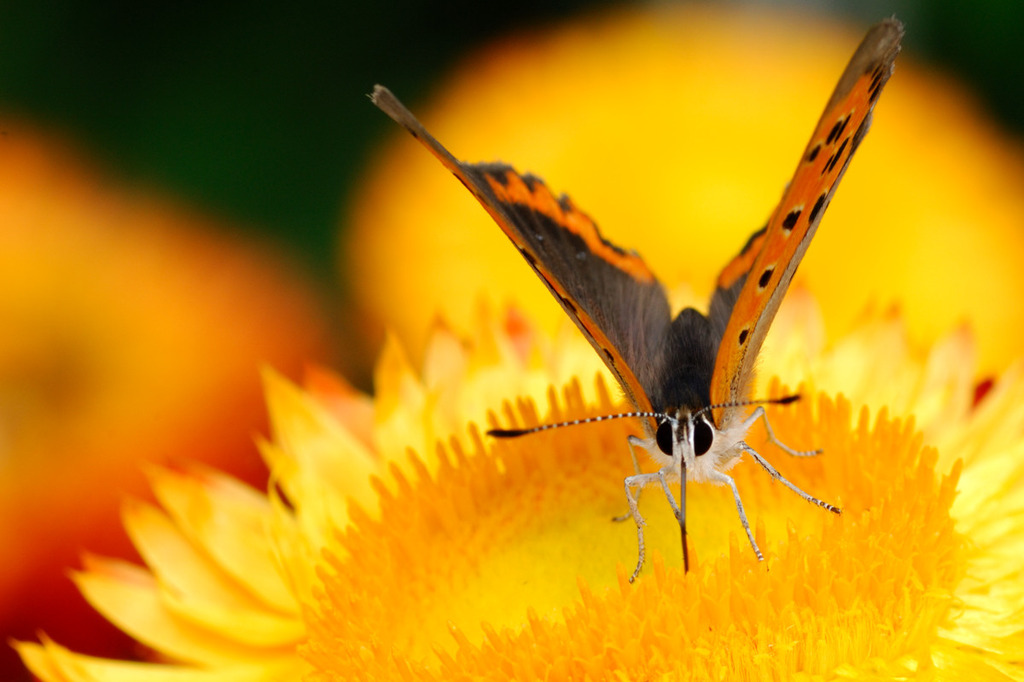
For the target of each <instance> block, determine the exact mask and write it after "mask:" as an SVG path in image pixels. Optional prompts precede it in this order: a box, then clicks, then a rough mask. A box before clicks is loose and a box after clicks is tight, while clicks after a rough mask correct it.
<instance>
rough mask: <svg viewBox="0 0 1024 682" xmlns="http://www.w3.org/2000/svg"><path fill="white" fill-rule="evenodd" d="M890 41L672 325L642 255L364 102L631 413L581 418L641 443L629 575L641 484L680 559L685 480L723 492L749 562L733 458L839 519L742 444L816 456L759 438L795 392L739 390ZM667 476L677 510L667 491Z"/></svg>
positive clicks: (500, 167)
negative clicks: (545, 294) (454, 192)
mask: <svg viewBox="0 0 1024 682" xmlns="http://www.w3.org/2000/svg"><path fill="white" fill-rule="evenodd" d="M902 35H903V27H902V25H901V24H900V23H899V22H898V21H896V20H895V19H889V20H886V21H883V22H880V23H879V24H876V25H875V26H874V27H872V29H871V30H870V31H869V32H868V34H867V36H866V37H865V38H864V40H863V41H862V43H861V45H860V46H859V47H858V49H857V51H856V52H855V53H854V55H853V57H852V58H851V60H850V62H849V64H848V65H847V67H846V70H845V71H844V72H843V74H842V76H841V77H840V79H839V83H838V84H837V86H836V89H835V91H834V92H833V94H832V97H831V98H830V99H829V102H828V104H827V105H826V107H825V112H824V113H823V114H822V117H821V119H820V120H819V122H818V125H817V126H816V128H815V131H814V133H813V135H812V136H811V140H810V142H809V143H808V146H807V148H806V149H805V151H804V153H803V155H802V156H801V159H800V162H799V164H798V166H797V170H796V172H795V174H794V177H793V180H792V181H791V182H790V184H789V185H788V186H787V188H786V190H785V192H784V193H783V196H782V199H781V201H780V202H779V205H778V206H777V208H776V209H775V211H774V212H773V213H772V215H771V217H770V218H769V220H768V223H767V224H766V225H765V227H764V228H762V229H761V230H758V231H757V232H755V233H754V234H753V235H751V237H750V239H749V240H748V241H747V243H746V245H745V246H744V247H743V248H742V249H741V250H740V252H739V254H737V256H736V257H735V258H733V260H732V261H731V262H730V263H728V264H727V265H726V266H725V268H723V270H722V272H721V274H720V275H719V278H718V281H717V286H716V289H715V292H714V293H713V295H712V297H711V301H710V305H709V307H708V312H707V314H706V315H705V314H703V313H701V312H699V311H697V310H695V309H693V308H686V309H684V310H682V311H681V312H680V313H679V314H678V315H676V316H675V317H674V318H673V317H672V315H671V310H670V307H669V303H668V298H667V296H666V294H665V290H664V287H663V286H662V285H661V283H660V282H659V281H658V279H657V278H656V277H655V276H654V274H653V272H651V270H650V269H649V268H648V267H647V265H646V263H645V262H644V261H643V259H642V258H641V257H640V256H639V255H638V254H637V253H636V252H634V251H630V250H627V249H623V248H621V247H619V246H616V245H615V244H612V243H611V242H609V241H608V240H606V239H605V238H604V237H602V236H601V233H600V232H599V231H598V229H597V226H596V224H595V223H594V221H593V220H591V218H590V217H589V216H588V215H587V214H585V213H584V212H582V211H580V210H579V209H578V208H577V207H576V206H575V204H573V202H572V200H571V199H569V197H567V196H565V195H562V196H559V197H556V196H555V195H554V194H553V193H552V192H551V191H550V190H549V189H548V188H547V186H546V185H545V184H544V182H543V181H542V180H540V179H539V178H537V177H535V176H533V175H520V174H519V173H517V172H516V171H515V170H514V169H513V168H512V167H511V166H508V165H506V164H503V163H479V164H472V163H465V162H462V161H459V160H458V159H457V158H455V157H454V156H453V155H452V154H451V153H450V152H449V151H448V150H447V149H446V148H445V147H444V146H443V145H442V144H441V143H440V142H438V141H437V140H436V139H434V137H433V136H431V135H430V133H428V132H427V130H426V129H425V128H424V127H423V126H422V125H421V124H420V122H419V121H418V120H416V118H415V117H414V116H413V115H412V114H411V113H410V112H409V110H408V109H406V108H405V106H404V105H402V103H401V102H399V101H398V99H397V98H395V96H394V95H392V94H391V92H390V91H388V90H387V89H386V88H383V87H381V86H377V87H376V88H375V89H374V92H373V94H372V95H371V99H372V100H373V102H374V104H376V105H377V106H378V107H380V108H381V109H382V110H383V111H384V112H385V113H387V114H388V115H389V116H390V117H391V118H393V119H394V120H395V121H397V122H398V123H399V124H401V125H402V126H403V127H405V128H406V129H407V130H408V131H409V132H410V133H411V134H412V135H413V136H414V137H415V138H416V139H418V140H419V141H420V142H421V143H422V144H423V145H424V146H426V147H427V149H429V150H430V152H431V153H432V154H433V155H434V156H435V157H437V159H438V160H439V161H440V162H441V163H442V164H443V165H444V166H445V167H446V168H448V169H449V170H450V171H451V172H452V173H453V174H454V175H455V176H456V177H457V178H458V179H459V180H460V181H461V182H462V184H463V185H465V187H466V188H467V189H468V190H469V191H470V192H472V193H473V195H474V196H475V197H476V198H477V200H478V201H479V202H480V203H481V204H482V205H483V207H484V208H485V209H486V210H487V212H488V213H490V215H491V216H492V217H493V218H494V220H495V222H496V223H497V224H498V225H499V226H500V227H501V229H502V230H503V231H504V232H505V234H506V236H508V237H509V239H510V240H511V242H512V243H513V245H514V246H515V247H516V248H517V249H518V250H519V252H520V253H521V254H522V255H523V257H524V258H525V260H526V262H527V263H528V264H529V266H530V267H531V268H532V269H533V270H534V272H535V273H536V274H537V276H538V277H539V278H540V279H541V281H542V282H543V283H544V284H545V286H547V288H548V290H549V291H550V292H551V293H552V295H553V296H554V297H555V299H556V300H557V301H558V302H559V304H560V305H561V306H562V309H563V310H564V311H565V313H566V314H567V315H568V316H569V318H570V319H571V320H572V321H573V322H574V323H575V324H576V326H577V327H578V328H579V329H580V331H581V332H582V333H583V335H584V336H585V337H586V338H587V340H588V341H590V343H591V345H592V346H593V347H594V350H595V351H596V352H597V353H598V354H599V355H600V356H601V359H602V360H603V361H604V362H605V364H606V365H607V366H608V369H609V370H610V371H611V373H612V374H613V375H614V376H615V378H616V380H617V381H618V383H619V385H620V386H621V387H622V390H623V393H624V394H625V396H626V398H627V399H628V400H629V401H630V403H632V405H633V407H634V408H635V409H634V410H633V411H631V412H627V413H622V414H619V415H610V416H606V417H598V418H594V419H592V420H591V421H600V420H601V419H607V418H613V417H631V418H635V419H637V420H638V421H639V423H640V425H641V428H642V431H643V436H642V437H637V436H632V437H630V439H629V444H630V450H631V453H632V454H633V459H634V466H635V469H636V474H634V475H632V476H629V477H627V478H626V479H625V482H624V484H625V491H626V498H627V501H628V503H629V507H630V516H631V517H632V518H633V519H634V521H636V525H637V535H638V542H639V548H640V557H639V561H638V563H637V567H636V570H635V571H634V573H633V578H635V577H636V575H637V574H638V573H639V571H640V568H641V567H642V565H643V561H644V537H643V526H644V521H643V517H642V516H641V515H640V512H639V509H638V507H637V497H638V495H639V491H640V490H642V489H643V488H644V487H647V486H653V485H660V486H661V487H662V489H663V490H664V492H665V494H666V496H667V497H668V499H669V502H670V504H671V505H672V507H673V509H674V511H675V513H676V516H677V518H678V519H679V524H680V529H681V533H682V535H683V556H684V564H685V563H686V557H687V555H686V527H685V518H686V514H685V483H686V481H687V480H690V481H695V482H703V481H710V482H712V483H716V484H721V485H727V486H729V487H731V489H732V492H733V496H734V499H735V502H736V507H737V511H738V513H739V516H740V520H741V523H742V525H743V528H744V530H745V531H746V534H747V538H748V540H749V541H750V544H751V546H752V547H753V549H754V553H755V554H756V556H757V557H758V558H759V559H761V558H763V556H762V554H761V551H760V549H759V548H758V546H757V543H756V542H755V540H754V536H753V533H752V532H751V530H750V525H749V523H748V521H747V518H746V513H745V511H744V508H743V504H742V502H741V501H740V496H739V491H738V490H737V489H736V484H735V483H734V482H733V480H732V478H731V477H729V476H728V474H727V473H726V472H727V471H728V470H729V469H730V468H731V467H732V466H733V465H734V464H735V463H736V462H738V461H739V460H740V458H741V457H742V456H743V455H744V454H748V455H749V456H750V457H751V458H753V459H754V460H755V461H756V462H757V463H758V464H759V465H760V466H762V467H763V468H764V469H765V470H766V471H767V472H768V473H769V474H770V475H771V476H772V477H773V478H775V479H777V480H778V481H780V482H781V483H782V484H783V485H786V486H787V487H789V488H790V489H791V490H793V491H794V492H795V493H797V494H798V495H800V496H801V497H803V498H804V499H805V500H807V501H809V502H811V503H813V504H816V505H818V506H821V507H823V508H825V509H827V510H829V511H833V512H836V513H838V512H839V510H838V509H837V508H836V507H833V506H832V505H830V504H828V503H825V502H822V501H821V500H818V499H816V498H814V497H812V496H810V495H808V494H807V493H805V492H804V491H802V490H800V489H799V488H797V487H796V486H794V485H793V484H792V483H790V482H789V481H788V480H786V479H785V478H784V477H783V476H782V475H781V474H780V473H779V472H778V471H777V470H776V469H775V468H774V467H773V466H772V465H771V464H769V463H768V462H767V461H766V460H765V459H764V458H763V457H762V456H761V455H760V453H758V452H756V451H755V450H754V449H753V448H751V447H750V446H749V445H748V444H747V443H746V442H745V441H744V438H745V437H746V434H747V431H748V430H749V429H750V428H751V426H752V425H753V424H754V422H756V421H758V420H762V421H763V423H764V426H765V428H766V430H767V433H768V437H769V441H771V442H772V443H774V444H775V445H776V446H778V447H779V448H780V449H782V450H783V451H785V452H787V453H788V454H790V455H794V456H807V455H814V454H818V452H819V451H799V450H794V449H792V448H790V447H788V446H786V445H784V444H783V443H781V442H780V441H779V440H778V439H777V438H775V436H774V433H773V432H772V430H771V425H770V424H769V422H768V420H767V417H766V416H765V412H764V407H763V404H765V403H771V402H775V403H787V402H791V401H792V400H793V399H795V397H792V396H791V397H788V398H783V399H778V400H770V401H756V400H751V395H750V392H751V388H752V386H753V378H754V368H755V363H756V358H757V354H758V352H759V350H760V347H761V344H762V342H763V341H764V338H765V335H766V334H767V332H768V328H769V327H770V325H771V322H772V319H773V318H774V316H775V313H776V311H777V310H778V307H779V304H780V303H781V301H782V298H783V296H784V294H785V292H786V290H787V288H788V286H789V283H790V281H791V280H792V278H793V276H794V274H795V272H796V268H797V266H798V265H799V263H800V261H801V259H802V258H803V254H804V252H805V251H806V250H807V247H808V246H809V244H810V241H811V238H812V237H813V235H814V233H815V231H816V229H817V227H818V224H819V222H820V221H821V217H822V214H823V213H824V211H825V209H826V208H827V206H828V204H829V202H830V201H831V198H832V195H833V193H834V192H835V189H836V187H837V186H838V183H839V180H840V179H841V177H842V175H843V173H844V172H845V170H846V167H847V164H848V163H849V161H850V158H851V155H852V154H853V152H854V151H855V150H856V148H857V146H858V145H859V144H860V142H861V140H862V139H863V137H864V135H865V134H866V133H867V130H868V127H869V125H870V121H871V112H872V109H873V107H874V103H875V101H876V100H877V98H878V95H879V93H880V92H881V89H882V87H883V86H884V84H885V82H886V81H887V80H888V78H889V75H890V74H891V72H892V67H893V62H894V60H895V58H896V55H897V53H898V52H899V46H900V40H901V38H902ZM751 408H753V409H752V410H751ZM575 423H580V422H571V423H565V424H554V425H545V426H541V427H536V428H533V429H525V430H522V429H510V430H492V431H491V432H490V433H491V435H494V436H498V437H513V436H521V435H525V434H527V433H532V432H535V431H540V430H544V429H548V428H556V427H559V426H566V425H569V424H575ZM634 447H639V448H642V449H644V450H645V451H647V452H648V453H649V455H650V456H651V458H652V459H653V460H654V461H655V462H656V463H657V464H658V467H659V468H658V470H657V471H655V472H650V473H642V472H641V471H640V467H639V466H638V465H637V463H636V455H635V452H633V448H634ZM676 480H678V481H679V482H680V490H679V501H678V503H677V502H676V500H675V498H674V496H673V495H672V493H671V492H670V490H669V487H668V484H669V483H670V482H673V481H676Z"/></svg>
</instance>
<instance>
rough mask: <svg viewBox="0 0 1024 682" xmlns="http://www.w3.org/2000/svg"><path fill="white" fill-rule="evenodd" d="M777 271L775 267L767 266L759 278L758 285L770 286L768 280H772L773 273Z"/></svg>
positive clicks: (761, 286)
mask: <svg viewBox="0 0 1024 682" xmlns="http://www.w3.org/2000/svg"><path fill="white" fill-rule="evenodd" d="M773 272H775V267H774V266H772V267H770V268H765V269H764V272H762V273H761V277H760V278H759V279H758V280H757V286H758V287H760V288H762V289H764V288H765V287H766V286H768V282H770V281H772V273H773Z"/></svg>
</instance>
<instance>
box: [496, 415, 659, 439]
mask: <svg viewBox="0 0 1024 682" xmlns="http://www.w3.org/2000/svg"><path fill="white" fill-rule="evenodd" d="M626 417H654V418H655V419H667V418H668V415H666V414H662V413H661V412H621V413H619V414H606V415H602V416H600V417H587V418H586V419H573V420H572V421H567V422H558V423H557V424H543V425H541V426H534V427H533V428H530V429H491V430H490V431H488V432H487V435H488V436H493V437H494V438H518V437H519V436H526V435H529V434H531V433H538V432H540V431H547V430H549V429H560V428H562V427H563V426H577V425H579V424H591V423H593V422H603V421H605V420H607V419H624V418H626Z"/></svg>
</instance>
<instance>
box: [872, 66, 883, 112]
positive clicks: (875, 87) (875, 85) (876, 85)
mask: <svg viewBox="0 0 1024 682" xmlns="http://www.w3.org/2000/svg"><path fill="white" fill-rule="evenodd" d="M883 83H885V69H884V68H880V69H877V70H876V71H875V73H874V74H872V76H871V85H870V86H869V87H868V102H870V103H871V104H874V103H875V100H876V99H878V95H880V94H881V92H882V84H883Z"/></svg>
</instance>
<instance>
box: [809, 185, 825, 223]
mask: <svg viewBox="0 0 1024 682" xmlns="http://www.w3.org/2000/svg"><path fill="white" fill-rule="evenodd" d="M827 196H828V192H822V193H821V196H819V197H818V200H817V201H815V202H814V206H813V207H812V208H811V213H810V216H809V217H808V220H809V221H810V223H811V224H813V223H814V221H815V220H817V219H818V214H819V213H821V209H823V208H825V198H826V197H827Z"/></svg>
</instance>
